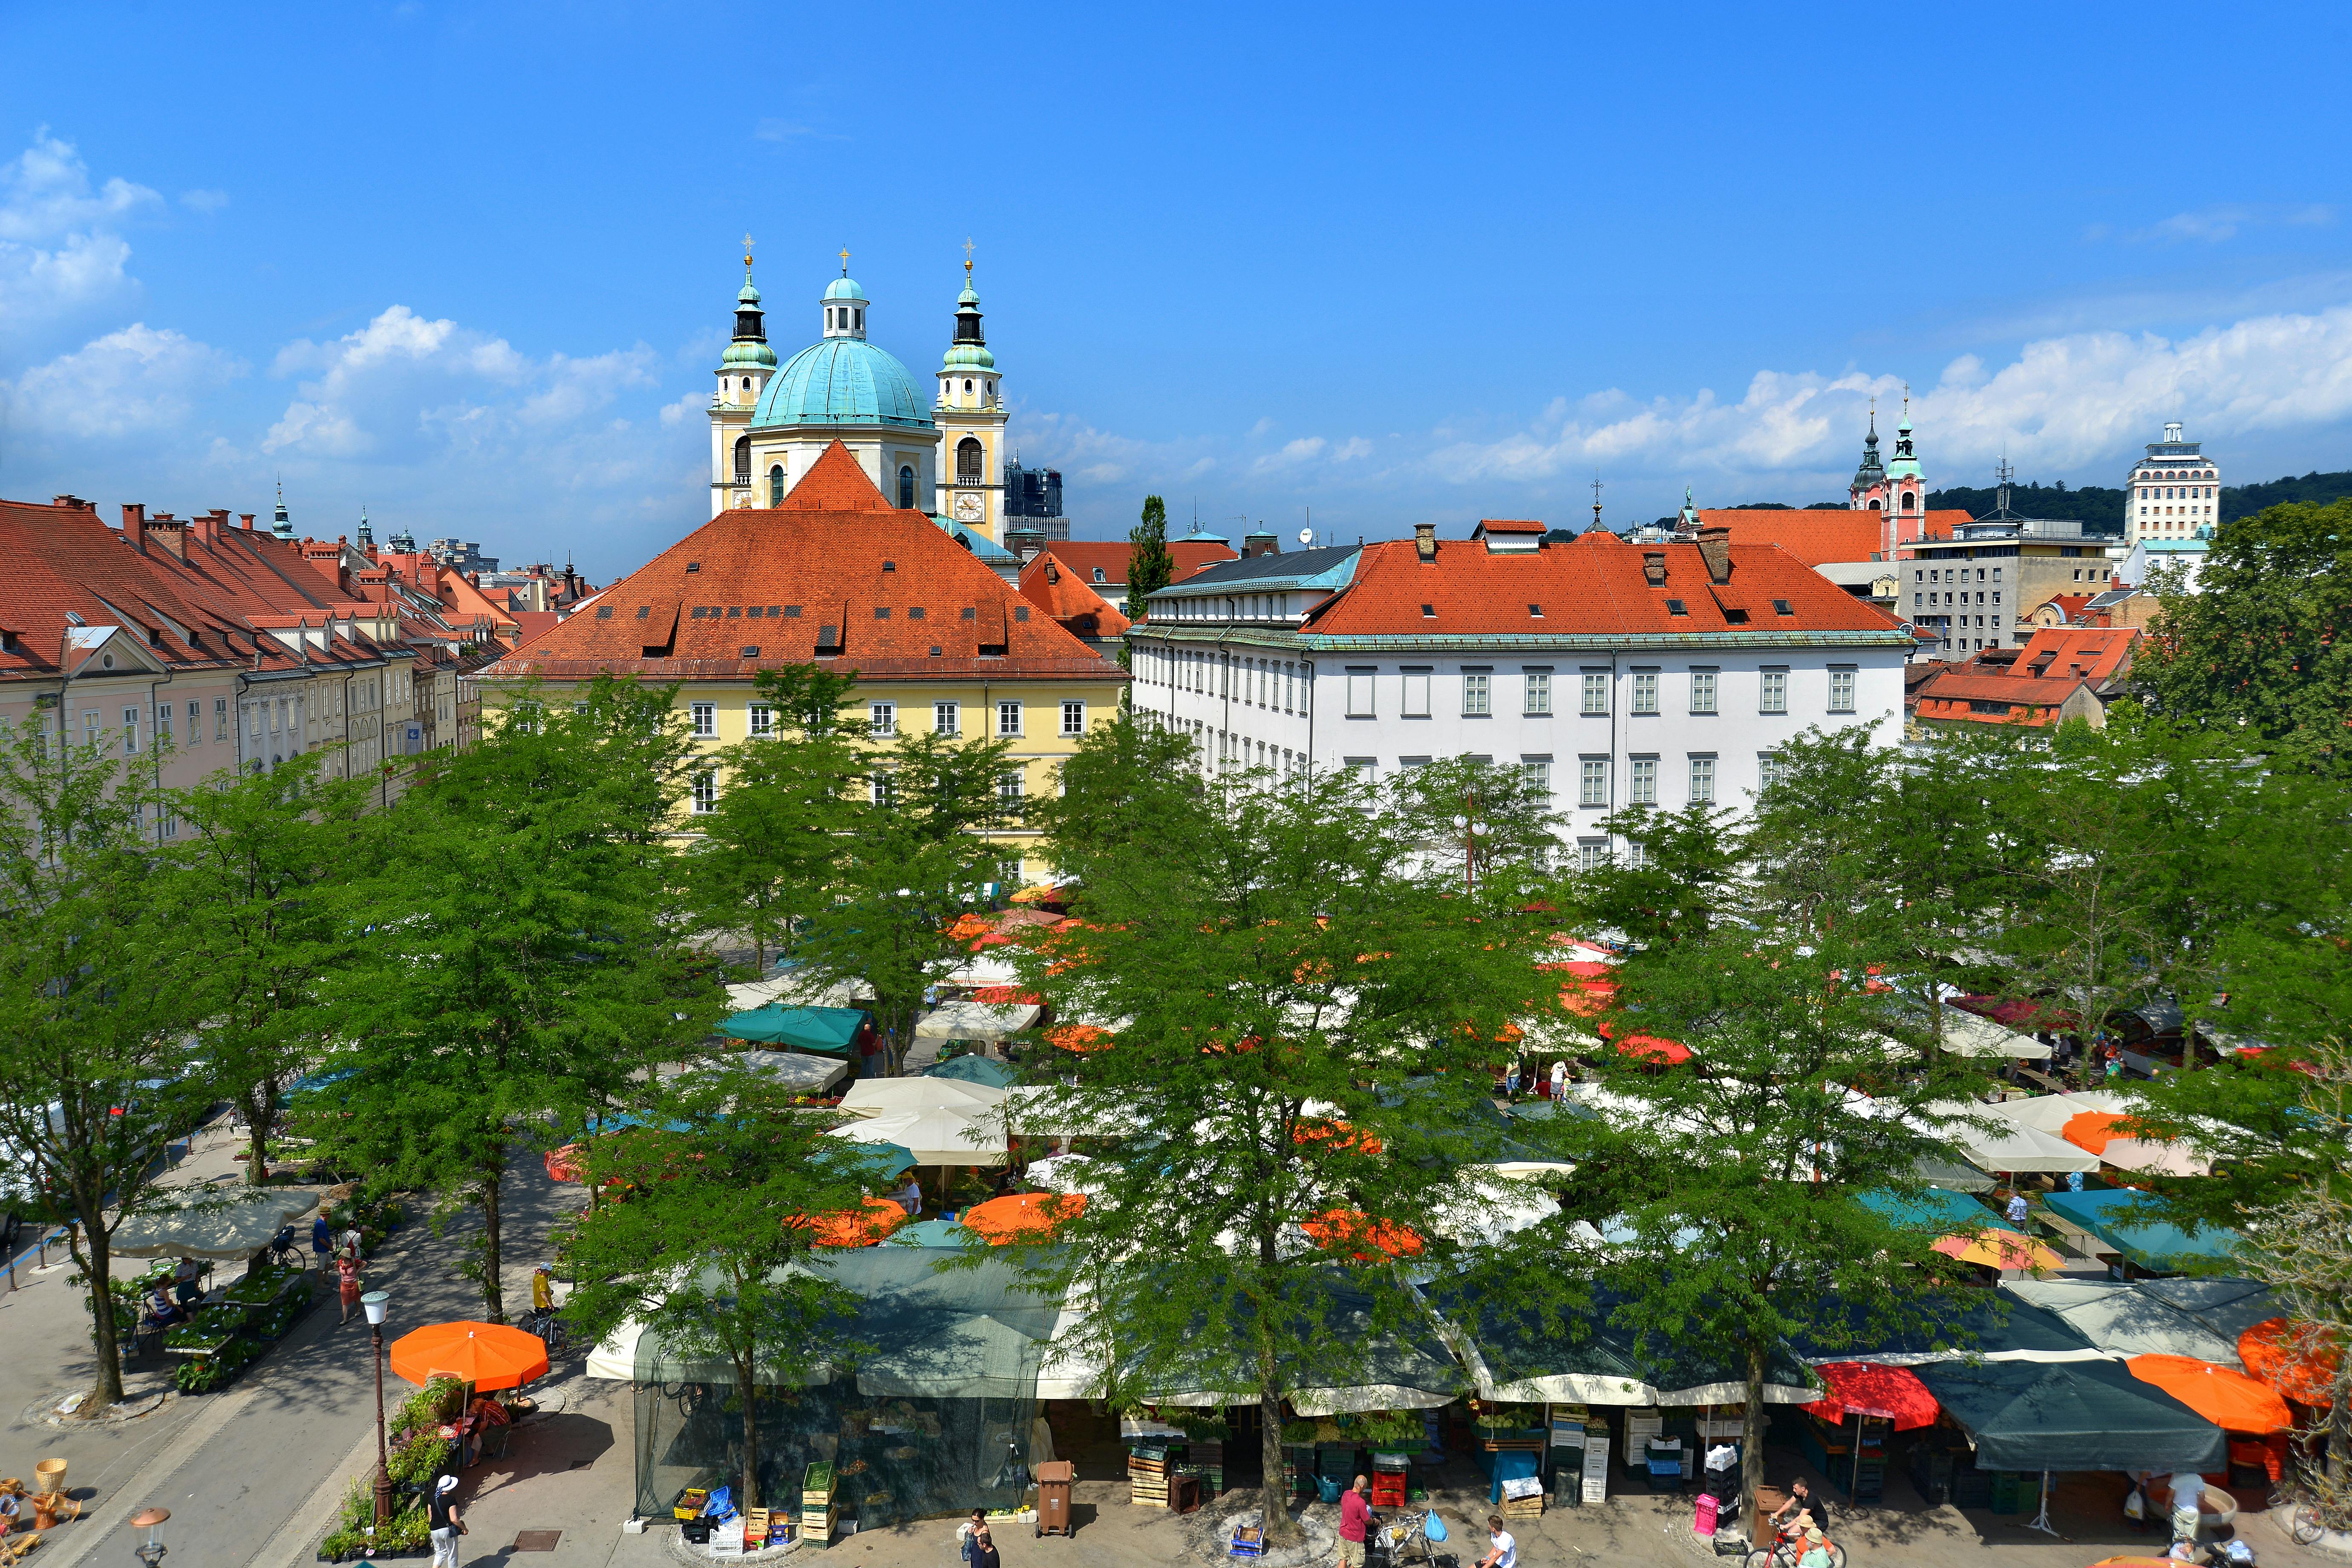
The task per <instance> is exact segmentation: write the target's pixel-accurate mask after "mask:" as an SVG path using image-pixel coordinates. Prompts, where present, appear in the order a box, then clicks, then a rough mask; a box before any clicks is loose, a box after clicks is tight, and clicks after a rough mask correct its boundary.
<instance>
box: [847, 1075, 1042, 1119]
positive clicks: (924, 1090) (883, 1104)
mask: <svg viewBox="0 0 2352 1568" xmlns="http://www.w3.org/2000/svg"><path fill="white" fill-rule="evenodd" d="M1003 1098H1004V1090H1003V1089H998V1088H996V1087H995V1086H994V1085H992V1084H985V1083H971V1082H969V1081H967V1080H965V1079H960V1078H868V1079H859V1080H858V1081H857V1082H856V1083H854V1084H851V1085H850V1086H849V1092H848V1093H846V1094H845V1095H843V1096H842V1097H841V1109H842V1110H847V1111H851V1112H854V1113H855V1114H856V1115H859V1116H887V1115H891V1114H894V1113H896V1112H898V1111H902V1110H952V1111H954V1112H955V1113H956V1114H957V1115H959V1116H972V1117H976V1116H979V1115H980V1114H981V1113H982V1112H983V1111H985V1110H988V1109H989V1108H990V1107H992V1106H993V1105H995V1104H997V1103H998V1102H999V1101H1000V1100H1003Z"/></svg>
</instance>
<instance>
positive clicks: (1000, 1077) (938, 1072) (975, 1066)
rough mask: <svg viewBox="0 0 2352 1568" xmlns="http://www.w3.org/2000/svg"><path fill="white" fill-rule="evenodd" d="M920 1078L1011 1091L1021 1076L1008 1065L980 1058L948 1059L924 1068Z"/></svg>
mask: <svg viewBox="0 0 2352 1568" xmlns="http://www.w3.org/2000/svg"><path fill="white" fill-rule="evenodd" d="M922 1076H923V1077H925V1078H951V1079H959V1080H961V1081H962V1082H964V1083H979V1084H986V1085H987V1086H988V1087H989V1088H991V1089H1011V1088H1012V1087H1013V1085H1014V1084H1016V1083H1018V1082H1020V1081H1021V1075H1020V1074H1019V1073H1018V1072H1016V1071H1014V1070H1013V1068H1012V1067H1011V1066H1010V1065H1009V1064H1007V1063H1004V1062H1001V1061H998V1060H997V1059H996V1058H993V1057H982V1056H962V1057H950V1058H948V1059H947V1060H946V1061H943V1062H941V1063H940V1064H939V1066H937V1067H929V1068H924V1069H923V1075H922Z"/></svg>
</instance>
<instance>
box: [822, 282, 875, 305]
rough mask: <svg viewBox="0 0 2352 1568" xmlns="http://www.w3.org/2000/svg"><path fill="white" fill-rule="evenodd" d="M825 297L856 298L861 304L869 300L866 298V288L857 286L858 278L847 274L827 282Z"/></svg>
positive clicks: (832, 298) (834, 298) (838, 298)
mask: <svg viewBox="0 0 2352 1568" xmlns="http://www.w3.org/2000/svg"><path fill="white" fill-rule="evenodd" d="M824 297H825V299H826V300H856V302H857V303H858V304H861V305H863V304H866V302H867V301H866V290H865V289H860V288H859V287H858V286H857V279H855V278H851V277H847V276H844V277H840V278H836V279H834V280H833V281H832V282H830V283H828V284H826V285H825V286H824Z"/></svg>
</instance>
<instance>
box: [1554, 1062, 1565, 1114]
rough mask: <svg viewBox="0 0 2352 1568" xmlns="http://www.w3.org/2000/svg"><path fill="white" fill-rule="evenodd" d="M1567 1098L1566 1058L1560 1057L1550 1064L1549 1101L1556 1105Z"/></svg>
mask: <svg viewBox="0 0 2352 1568" xmlns="http://www.w3.org/2000/svg"><path fill="white" fill-rule="evenodd" d="M1567 1098H1568V1058H1566V1057H1562V1058H1559V1060H1558V1061H1556V1062H1554V1063H1552V1064H1551V1102H1552V1103H1553V1104H1554V1105H1558V1104H1559V1102H1560V1101H1561V1100H1566V1099H1567Z"/></svg>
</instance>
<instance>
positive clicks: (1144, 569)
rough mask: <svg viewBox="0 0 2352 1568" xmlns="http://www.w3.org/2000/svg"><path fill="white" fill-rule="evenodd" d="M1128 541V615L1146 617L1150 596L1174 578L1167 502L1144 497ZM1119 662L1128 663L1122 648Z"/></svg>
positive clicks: (1134, 619) (1139, 618) (1174, 559)
mask: <svg viewBox="0 0 2352 1568" xmlns="http://www.w3.org/2000/svg"><path fill="white" fill-rule="evenodd" d="M1127 542H1128V543H1129V545H1131V546H1132V547H1133V548H1132V549H1130V550H1129V552H1128V556H1127V618H1128V619H1129V620H1130V621H1140V620H1145V619H1148V618H1149V617H1150V613H1151V605H1150V598H1151V595H1154V594H1156V593H1158V592H1160V589H1162V588H1165V587H1166V586H1168V584H1171V583H1172V582H1174V581H1175V580H1176V558H1175V557H1174V556H1173V555H1171V554H1170V553H1169V552H1168V503H1167V502H1165V501H1163V500H1160V498H1159V497H1158V496H1145V497H1144V498H1143V516H1142V519H1141V521H1139V522H1137V523H1136V525H1135V526H1134V527H1133V528H1131V529H1129V530H1128V532H1127ZM1119 662H1120V663H1121V664H1125V663H1126V662H1127V650H1126V648H1124V647H1121V648H1120V649H1119Z"/></svg>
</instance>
